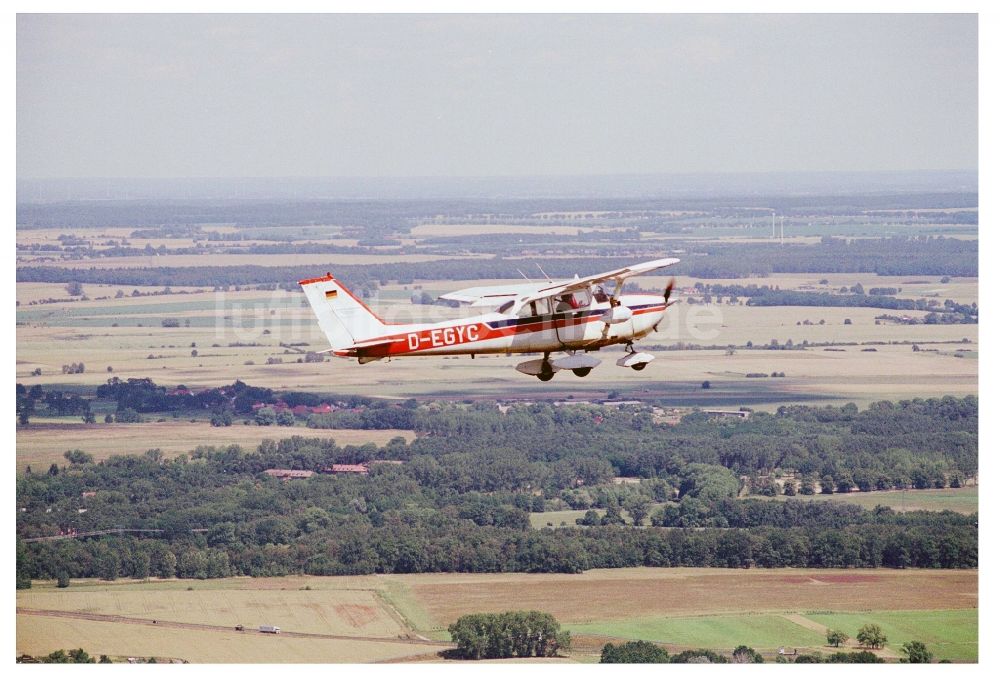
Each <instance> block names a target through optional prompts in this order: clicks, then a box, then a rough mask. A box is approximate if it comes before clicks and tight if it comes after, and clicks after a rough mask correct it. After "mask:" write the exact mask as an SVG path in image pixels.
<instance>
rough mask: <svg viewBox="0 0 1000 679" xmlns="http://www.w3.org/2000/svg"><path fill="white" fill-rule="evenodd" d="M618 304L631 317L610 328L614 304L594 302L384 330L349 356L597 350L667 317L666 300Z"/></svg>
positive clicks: (642, 298) (628, 298) (626, 298)
mask: <svg viewBox="0 0 1000 679" xmlns="http://www.w3.org/2000/svg"><path fill="white" fill-rule="evenodd" d="M619 300H620V306H621V307H623V308H628V309H629V310H630V311H631V317H630V318H628V319H627V320H621V321H619V322H613V323H608V322H607V319H608V314H609V310H610V309H611V305H610V303H609V302H608V301H603V302H597V301H596V300H591V301H590V303H589V304H587V305H586V306H581V307H579V308H572V309H562V310H553V311H550V312H548V313H533V311H534V309H531V308H529V309H522V310H521V313H519V314H504V313H500V312H498V311H493V312H490V313H486V314H482V315H479V316H470V317H468V318H462V319H457V320H451V321H442V322H439V323H431V324H399V325H386V326H383V328H382V330H383V332H384V333H385V334H384V335H382V336H381V337H371V338H367V339H366V340H365V341H364V343H363V344H372V346H370V347H369V348H360V349H356V350H355V351H356V352H357V353H356V354H353V353H352V354H351V355H356V356H357V357H358V359H359V360H360V361H361V362H362V363H366V362H369V361H375V360H379V359H382V358H393V357H401V356H442V355H457V354H462V355H466V354H514V353H525V352H556V351H567V350H596V349H599V348H600V347H603V346H608V345H612V344H627V343H630V342H632V341H633V340H637V339H640V338H642V337H644V336H646V335H648V334H649V333H651V332H653V330H654V329H655V328H656V327H657V326H658V324H659V323H660V321H662V320H663V317H664V315H665V314H666V308H667V305H666V301H665V300H664V298H663V296H662V295H623V296H621V297H620V298H619ZM550 309H551V307H550ZM626 315H627V314H626ZM378 342H381V343H378ZM376 343H378V344H376ZM336 353H338V354H340V355H345V354H341V353H340V352H336Z"/></svg>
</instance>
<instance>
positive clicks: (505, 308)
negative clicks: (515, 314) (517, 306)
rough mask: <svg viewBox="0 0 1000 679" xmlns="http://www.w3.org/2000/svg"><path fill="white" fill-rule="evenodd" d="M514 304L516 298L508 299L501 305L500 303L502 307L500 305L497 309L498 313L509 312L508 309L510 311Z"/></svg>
mask: <svg viewBox="0 0 1000 679" xmlns="http://www.w3.org/2000/svg"><path fill="white" fill-rule="evenodd" d="M513 306H514V300H510V301H508V302H504V303H503V304H501V305H500V307H499V308H498V309H497V313H500V314H505V313H507V312H508V311H510V310H511V307H513Z"/></svg>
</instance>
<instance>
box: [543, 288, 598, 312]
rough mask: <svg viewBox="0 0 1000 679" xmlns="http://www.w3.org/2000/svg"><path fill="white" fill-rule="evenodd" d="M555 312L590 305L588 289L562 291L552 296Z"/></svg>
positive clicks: (569, 310)
mask: <svg viewBox="0 0 1000 679" xmlns="http://www.w3.org/2000/svg"><path fill="white" fill-rule="evenodd" d="M552 302H553V304H555V313H557V314H562V313H567V312H571V311H576V310H577V309H583V308H585V307H588V306H590V290H577V291H576V292H564V293H562V294H559V295H556V296H555V297H553V298H552Z"/></svg>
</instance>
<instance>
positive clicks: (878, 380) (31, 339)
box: [16, 279, 978, 407]
mask: <svg viewBox="0 0 1000 679" xmlns="http://www.w3.org/2000/svg"><path fill="white" fill-rule="evenodd" d="M658 280H659V283H661V284H662V279H658ZM467 283H470V282H469V281H458V282H455V283H453V284H446V282H440V281H438V282H433V283H432V282H428V283H425V284H422V286H421V287H422V289H425V290H428V291H431V292H432V293H433V294H438V293H439V292H443V291H444V290H446V289H454V288H457V287H461V286H463V285H466V284H467ZM22 285H23V284H19V285H18V287H19V288H20V287H21V286H22ZM413 289H414V287H413V286H388V287H387V288H386V289H385V290H382V291H381V292H380V294H379V296H378V298H377V299H375V300H372V304H373V306H374V307H375V309H376V310H377V311H378V312H379V313H381V314H382V315H383V316H384V317H385V318H386V319H387V320H389V321H391V322H410V321H429V320H441V319H444V318H455V317H457V316H459V315H460V314H461V313H462V311H461V310H456V309H448V308H444V307H438V306H423V305H413V304H410V303H409V301H408V298H409V295H410V294H411V293H412V291H413ZM879 313H881V311H879V310H875V309H829V308H816V307H745V306H730V305H711V306H706V305H688V304H679V305H677V306H676V307H673V308H672V310H671V313H670V314H669V315H668V317H667V321H666V322H665V323H664V325H663V326H662V327H661V332H659V333H657V334H655V335H651V336H650V337H648V338H646V339H645V340H644V341H643V342H642V343H641V345H640V346H642V345H645V346H656V345H660V346H668V345H673V344H675V343H677V342H685V343H689V344H702V345H716V346H727V345H730V344H731V345H733V346H734V348H735V353H734V354H733V355H728V352H726V351H724V350H721V349H712V350H685V351H658V352H656V354H657V356H658V360H657V361H655V362H653V363H651V364H650V366H649V367H648V368H647V369H646V370H645V371H643V372H642V373H636V372H633V371H629V370H623V369H620V368H617V367H616V366H614V365H613V363H612V361H613V359H614V358H617V356H618V355H619V354H618V351H616V350H615V349H613V348H608V349H605V350H604V351H602V352H601V354H600V356H601V357H602V358H603V359H604V360H605V364H604V365H602V366H600V367H599V368H598V369H597V370H596V371H595V372H594V373H593V374H591V376H590V377H589V378H587V379H579V378H576V377H574V376H572V375H569V374H563V373H560V374H559V375H558V376H557V377H556V379H555V380H553V381H552V382H549V383H541V382H538V381H536V380H532V379H530V378H528V377H526V376H523V375H520V374H519V373H516V372H515V371H514V369H513V367H514V365H516V364H517V363H518V362H519V361H520V360H523V359H521V358H520V357H506V356H479V357H477V358H476V359H475V360H470V359H469V358H468V357H452V358H416V359H403V360H397V361H392V362H390V363H377V364H372V365H367V366H360V365H358V364H357V363H356V362H354V361H350V360H342V359H329V360H328V361H327V362H325V363H313V364H307V363H297V362H296V361H297V360H300V359H301V358H302V353H303V352H305V351H306V350H307V349H311V350H323V349H325V348H327V347H326V341H325V339H324V338H323V337H322V336H321V334H320V332H319V330H318V327H317V325H316V323H315V321H314V319H313V318H312V315H311V312H310V311H309V309H308V308H305V307H304V306H303V299H302V295H301V294H298V293H295V292H292V293H287V292H283V291H277V292H273V293H263V292H260V291H242V292H230V293H225V294H221V293H220V294H216V293H212V292H203V293H197V294H190V295H163V296H157V297H138V298H131V297H126V298H123V299H121V300H102V301H93V300H92V301H88V302H74V303H66V304H48V305H38V306H32V307H28V308H24V307H22V308H20V309H19V310H18V319H19V325H18V327H17V366H16V371H17V379H18V381H20V382H22V383H24V384H26V385H29V386H30V385H31V384H50V385H56V384H58V385H97V384H101V383H103V382H104V381H106V380H107V378H108V377H109V376H110V375H111V374H113V375H116V376H118V377H121V378H126V377H152V378H153V379H154V380H155V381H156V382H158V383H160V384H166V385H168V386H175V385H178V384H184V385H187V386H198V387H207V386H218V385H220V384H229V383H231V382H232V381H233V380H234V379H242V380H244V381H246V382H248V383H251V384H255V385H260V386H267V387H272V388H276V389H307V390H313V391H321V392H322V391H337V392H338V393H357V394H361V395H366V396H384V397H404V398H405V397H410V396H441V397H445V398H449V397H455V398H459V397H493V396H505V397H507V396H511V395H516V396H520V397H522V398H565V397H567V396H569V395H573V396H575V397H576V398H597V397H604V396H606V395H607V393H608V392H609V391H611V390H618V391H620V392H621V393H623V394H629V395H633V396H639V397H645V398H664V399H669V400H671V401H673V402H683V403H686V404H691V405H698V404H708V405H755V406H760V407H774V406H773V404H780V403H786V402H789V401H797V402H802V401H813V402H817V401H818V402H829V403H843V402H845V401H847V400H853V401H855V402H857V403H859V404H865V403H869V402H871V401H873V400H878V399H882V398H911V397H915V396H920V397H931V396H941V395H944V394H957V395H965V394H970V393H971V394H975V393H977V392H978V375H977V374H978V359H977V350H978V337H977V330H978V327H977V326H974V325H917V326H902V325H875V322H874V321H875V318H874V317H875V316H876V315H878V314H879ZM844 318H851V320H852V324H851V325H844V324H843V321H844ZM165 319H175V320H176V321H177V322H178V323H179V324H180V327H177V328H169V327H163V326H162V321H163V320H165ZM804 320H809V321H810V322H811V323H814V325H798V323H801V322H803V321H804ZM820 320H824V321H825V323H824V325H818V323H819V321H820ZM772 339H776V340H778V342H779V343H781V344H784V343H785V341H786V340H788V339H792V341H793V342H801V341H803V340H807V341H809V342H830V341H834V342H875V341H890V340H891V341H895V342H903V344H896V345H892V346H889V345H878V346H871V347H864V346H861V345H857V346H846V347H835V348H837V349H842V350H838V351H824V350H823V348H820V347H811V348H809V349H808V350H804V351H770V350H760V349H752V350H748V349H746V348H745V345H746V342H747V341H751V342H753V344H754V346H762V345H766V344H768V343H769V342H770V340H772ZM966 339H967V340H968V342H966V343H963V340H966ZM911 342H913V343H917V344H918V345H919V346H920V347H921V348H922V349H924V351H920V352H914V351H912V347H911V344H910V343H911ZM942 342H943V343H944V344H940V343H942ZM283 343H284V344H285V345H288V344H293V345H295V346H294V347H292V348H289V347H288V346H282V344H283ZM192 344H193V345H194V346H192ZM865 348H870V349H875V351H862V349H865ZM959 349H968V350H969V351H965V352H959V351H958V350H959ZM194 352H196V354H197V355H194ZM77 361H82V362H84V363H85V365H86V366H87V372H85V373H83V374H74V375H64V374H62V372H61V366H62V365H63V364H66V363H69V362H77ZM269 361H270V363H269ZM277 361H281V363H277ZM108 366H111V367H112V370H113V372H112V373H109V372H108V371H107V370H106V368H107V367H108ZM36 368H38V369H41V370H42V375H41V376H37V377H36V376H32V375H31V372H32V371H33V370H35V369H36ZM772 372H784V373H785V378H768V379H748V378H746V377H745V375H746V374H747V373H767V374H768V375H770V374H771V373H772ZM705 380H708V381H709V382H710V383H711V389H710V390H703V389H701V383H702V382H703V381H705ZM332 385H336V388H334V387H333V386H332Z"/></svg>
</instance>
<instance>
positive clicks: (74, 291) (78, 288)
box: [66, 281, 83, 297]
mask: <svg viewBox="0 0 1000 679" xmlns="http://www.w3.org/2000/svg"><path fill="white" fill-rule="evenodd" d="M66 293H67V294H69V295H72V296H73V297H79V296H80V295H82V294H83V286H82V285H81V284H80V283H77V282H76V281H70V282H69V283H67V284H66Z"/></svg>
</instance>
